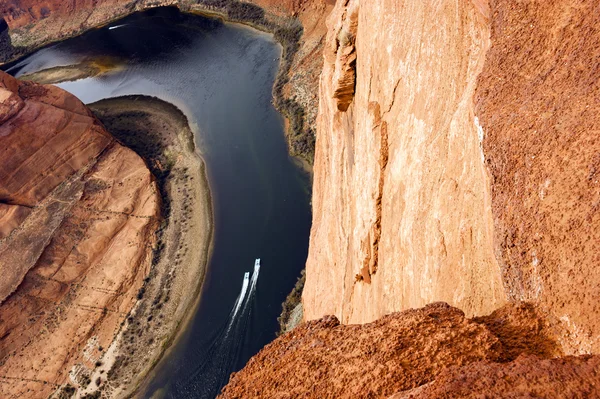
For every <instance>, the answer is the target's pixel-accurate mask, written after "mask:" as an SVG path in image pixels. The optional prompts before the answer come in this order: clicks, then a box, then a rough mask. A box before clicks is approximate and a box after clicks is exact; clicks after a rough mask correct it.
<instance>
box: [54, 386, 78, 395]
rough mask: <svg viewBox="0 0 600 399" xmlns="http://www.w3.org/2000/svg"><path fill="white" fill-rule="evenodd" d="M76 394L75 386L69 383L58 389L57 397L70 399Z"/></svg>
mask: <svg viewBox="0 0 600 399" xmlns="http://www.w3.org/2000/svg"><path fill="white" fill-rule="evenodd" d="M74 394H75V387H74V386H73V385H71V384H67V385H64V386H63V387H62V388H60V391H58V395H57V398H58V399H69V398H71V397H73V395H74Z"/></svg>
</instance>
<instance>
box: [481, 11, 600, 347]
mask: <svg viewBox="0 0 600 399" xmlns="http://www.w3.org/2000/svg"><path fill="white" fill-rule="evenodd" d="M491 6H492V11H493V18H492V30H491V40H492V47H491V48H490V50H489V53H488V55H487V60H486V63H485V67H484V69H483V72H482V73H481V75H480V77H479V81H478V85H477V92H476V99H475V100H476V103H477V107H476V111H477V114H478V115H479V119H480V123H481V126H482V128H483V131H482V133H483V134H484V136H485V138H484V140H483V147H484V153H485V157H486V165H487V167H488V168H489V171H490V173H491V182H492V184H491V189H492V206H493V214H494V227H495V235H496V244H497V254H498V259H499V261H500V265H501V268H502V275H503V281H504V285H505V291H506V293H507V296H508V298H509V299H510V300H528V301H536V302H538V303H540V304H541V305H542V306H543V308H544V309H545V310H546V311H547V312H548V313H550V314H551V315H552V316H553V317H554V319H555V320H556V323H557V328H558V329H561V330H563V332H561V333H560V336H561V337H562V343H563V345H564V346H565V350H566V351H567V352H568V353H573V354H578V353H598V352H599V351H600V305H599V303H598V300H597V299H598V298H597V296H598V287H600V274H599V273H598V266H599V265H600V139H599V135H598V132H600V119H599V118H598V109H599V106H600V85H599V84H598V79H599V77H600V73H599V70H598V63H597V62H596V61H595V60H597V59H598V58H600V26H599V25H598V15H599V13H600V4H598V2H595V1H560V2H532V3H527V4H525V3H523V4H514V3H513V2H509V1H498V0H494V1H492V2H491Z"/></svg>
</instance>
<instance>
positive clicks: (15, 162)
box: [0, 72, 160, 397]
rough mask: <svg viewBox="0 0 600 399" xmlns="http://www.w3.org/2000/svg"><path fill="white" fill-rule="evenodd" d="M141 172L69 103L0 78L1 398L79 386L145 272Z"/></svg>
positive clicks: (150, 204) (148, 194) (149, 230)
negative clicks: (61, 386) (66, 384)
mask: <svg viewBox="0 0 600 399" xmlns="http://www.w3.org/2000/svg"><path fill="white" fill-rule="evenodd" d="M159 202H160V198H159V194H158V190H157V188H156V185H155V183H154V180H153V177H152V175H151V174H150V171H149V170H148V169H147V168H146V165H145V164H144V162H143V161H142V159H141V158H140V157H139V156H138V155H136V154H135V153H134V152H133V151H131V150H129V149H127V148H125V147H123V146H121V145H119V144H118V143H117V142H116V141H115V140H114V139H113V138H112V136H110V135H109V134H108V133H107V132H106V131H105V130H104V128H103V127H102V125H101V124H100V123H99V122H98V121H97V120H96V118H95V117H94V116H92V114H91V113H90V112H89V111H88V110H87V108H86V107H85V106H84V105H83V104H82V103H81V102H80V101H79V100H77V99H76V98H75V97H73V96H72V95H70V94H68V93H66V92H64V91H62V90H61V89H58V88H56V87H53V86H41V85H37V84H33V83H24V82H19V81H17V80H16V79H14V78H12V77H10V76H9V75H7V74H5V73H4V72H0V222H1V223H2V229H1V231H0V271H1V273H2V276H3V278H2V281H1V283H0V337H1V338H0V396H1V397H48V395H49V394H50V393H52V392H53V391H54V390H55V389H56V388H57V387H58V386H59V385H61V384H63V383H65V382H72V381H70V380H69V377H70V379H72V380H73V381H77V382H78V383H81V384H83V385H84V386H85V385H87V384H86V383H85V378H86V375H87V374H86V369H88V368H89V369H91V368H94V367H96V366H97V365H95V363H96V361H97V360H98V359H99V358H100V357H101V356H102V355H103V354H104V348H108V346H109V345H110V343H111V342H112V341H113V338H114V336H115V334H116V333H117V332H118V331H119V329H120V326H121V323H122V322H123V321H124V320H125V317H126V315H127V314H128V313H129V311H130V310H131V308H132V307H133V305H134V303H135V302H136V301H137V295H138V291H139V289H140V288H141V286H142V283H143V279H144V278H145V277H146V275H147V274H148V272H149V270H150V263H151V253H152V251H151V248H152V246H153V244H154V242H155V239H154V231H155V230H156V228H157V227H158V223H159Z"/></svg>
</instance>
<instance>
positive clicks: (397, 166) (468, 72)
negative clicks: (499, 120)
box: [303, 0, 506, 323]
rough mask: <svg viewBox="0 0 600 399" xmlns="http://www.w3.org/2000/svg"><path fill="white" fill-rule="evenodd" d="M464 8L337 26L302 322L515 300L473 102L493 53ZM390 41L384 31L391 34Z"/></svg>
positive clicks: (366, 13)
mask: <svg viewBox="0 0 600 399" xmlns="http://www.w3.org/2000/svg"><path fill="white" fill-rule="evenodd" d="M487 12H488V11H487V9H486V8H485V7H482V8H480V7H476V5H474V4H473V3H471V2H469V1H459V2H452V3H451V2H442V3H435V4H433V3H430V2H398V1H393V0H378V1H368V2H367V1H358V0H349V1H338V2H337V5H336V8H335V9H334V11H333V12H332V14H331V16H330V17H329V20H328V24H329V32H328V35H327V42H326V45H325V50H324V51H325V54H324V57H325V65H324V69H323V74H322V77H321V87H320V98H321V102H320V109H319V116H318V136H317V149H316V157H315V166H314V170H315V172H314V190H313V215H314V216H313V228H312V232H311V241H310V252H309V258H308V262H307V280H306V286H305V290H304V294H303V303H304V311H305V317H306V318H307V319H309V320H310V319H315V318H319V317H322V316H323V315H326V314H335V315H336V316H337V317H338V318H339V319H340V321H341V322H342V323H356V322H359V323H362V322H368V321H372V320H375V319H377V318H379V317H381V316H382V315H384V314H387V313H390V312H392V311H397V310H402V309H407V308H410V307H419V306H423V305H425V304H426V303H429V302H432V301H436V300H443V301H446V302H448V303H451V304H452V305H455V306H457V307H460V308H461V309H463V310H464V311H465V312H466V313H467V314H469V315H473V314H485V313H489V312H490V311H492V310H493V309H495V308H497V307H498V306H500V305H501V304H503V303H504V302H505V301H506V294H505V292H504V288H503V285H502V279H501V273H500V267H499V265H498V262H497V260H496V257H495V253H494V244H493V236H494V230H493V215H492V208H491V199H490V185H489V182H488V174H487V170H486V168H485V166H484V163H483V154H482V150H481V141H480V137H479V135H478V132H479V129H478V125H477V123H476V119H475V114H474V112H473V102H472V97H473V93H474V91H475V86H476V79H477V76H478V74H479V72H480V71H481V69H482V67H483V63H484V61H485V55H486V50H487V48H488V47H489V40H488V35H489V25H488V23H487V18H488V15H487ZM384 26H385V29H381V27H384Z"/></svg>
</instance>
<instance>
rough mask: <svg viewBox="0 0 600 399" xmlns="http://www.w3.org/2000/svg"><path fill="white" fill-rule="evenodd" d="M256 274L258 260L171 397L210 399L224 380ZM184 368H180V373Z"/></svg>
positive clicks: (253, 291)
mask: <svg viewBox="0 0 600 399" xmlns="http://www.w3.org/2000/svg"><path fill="white" fill-rule="evenodd" d="M259 273H260V259H256V261H255V262H254V271H253V272H252V277H250V273H249V272H246V273H244V278H243V280H242V288H241V290H240V293H239V295H238V297H237V299H236V301H235V303H234V305H233V307H232V309H231V312H230V314H229V319H228V321H227V324H226V325H224V326H223V327H222V328H221V329H220V330H219V331H217V333H216V334H215V336H214V337H213V338H212V339H211V341H210V343H209V345H208V349H206V350H205V351H204V353H202V354H200V355H198V358H199V359H198V363H197V365H196V367H195V368H194V370H190V371H189V372H190V374H189V376H188V377H187V378H184V379H183V380H181V382H177V383H176V386H175V389H174V393H173V395H172V397H174V398H175V397H176V398H206V399H213V398H214V397H215V396H217V394H218V393H219V391H220V389H221V387H222V386H223V385H225V383H227V380H228V379H229V375H230V374H231V373H232V372H233V371H235V370H234V369H233V368H234V367H235V365H236V363H237V361H238V359H239V356H240V352H241V349H242V345H243V342H244V337H245V336H246V330H247V328H248V322H249V320H250V316H251V314H252V304H253V302H254V301H253V298H254V296H255V294H256V284H257V281H258V275H259ZM185 371H187V370H184V372H185Z"/></svg>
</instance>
